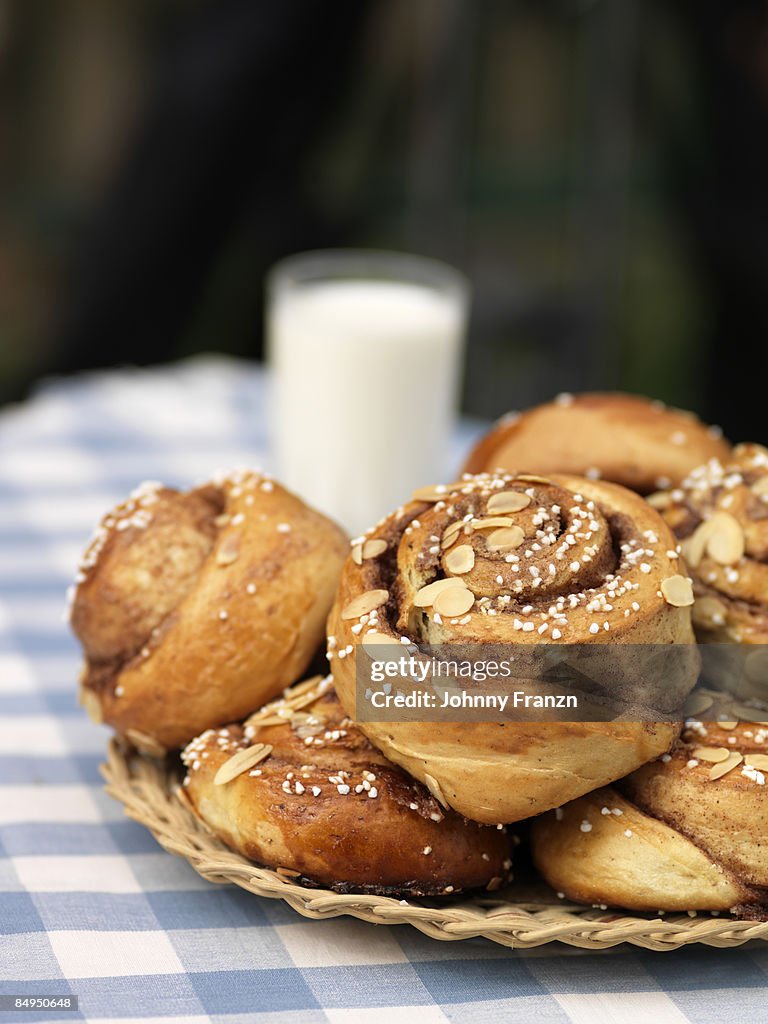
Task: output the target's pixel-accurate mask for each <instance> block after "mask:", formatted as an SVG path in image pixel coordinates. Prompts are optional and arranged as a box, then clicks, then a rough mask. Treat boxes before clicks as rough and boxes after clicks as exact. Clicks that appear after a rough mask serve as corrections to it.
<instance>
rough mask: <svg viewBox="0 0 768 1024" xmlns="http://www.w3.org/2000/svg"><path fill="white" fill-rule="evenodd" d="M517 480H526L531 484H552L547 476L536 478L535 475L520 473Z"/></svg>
mask: <svg viewBox="0 0 768 1024" xmlns="http://www.w3.org/2000/svg"><path fill="white" fill-rule="evenodd" d="M515 480H524V481H525V482H526V483H529V484H551V483H552V481H551V480H549V479H548V478H547V477H545V476H536V475H535V474H534V473H518V474H517V476H516V477H515Z"/></svg>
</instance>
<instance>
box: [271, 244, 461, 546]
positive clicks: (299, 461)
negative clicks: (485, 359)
mask: <svg viewBox="0 0 768 1024" xmlns="http://www.w3.org/2000/svg"><path fill="white" fill-rule="evenodd" d="M267 292H268V296H267V297H268V302H267V308H268V312H267V320H268V322H267V335H268V350H269V360H270V364H271V368H272V376H273V389H274V390H273V403H274V405H273V420H272V427H273V443H274V447H275V451H276V455H277V460H278V473H279V476H280V478H281V480H282V481H283V482H284V483H285V484H286V485H287V486H288V487H290V488H291V489H292V490H294V491H296V492H297V493H298V494H300V495H301V496H302V497H304V498H305V499H306V500H307V501H308V502H309V503H310V504H312V505H314V506H315V507H317V508H319V509H321V510H322V511H323V512H326V513H327V514H328V515H330V516H332V517H333V518H335V519H336V520H337V521H338V522H340V523H341V524H342V525H343V526H345V527H346V528H347V529H348V530H349V531H350V532H351V533H352V534H357V533H359V532H360V531H362V530H364V529H366V528H367V527H368V526H372V525H373V524H374V523H376V522H377V521H378V520H379V519H381V518H382V516H384V515H386V514H388V513H389V512H391V511H392V510H393V509H395V508H397V507H398V506H399V505H400V504H402V503H403V502H405V501H407V499H408V498H409V497H410V495H411V492H412V491H413V490H414V489H415V488H417V487H421V486H424V485H426V484H430V483H435V482H440V481H441V480H442V479H443V477H444V476H445V473H446V471H447V469H448V460H449V457H450V448H451V432H452V429H453V423H454V416H455V413H456V408H457V400H458V390H459V381H460V371H461V365H462V356H463V348H464V339H465V330H466V320H467V311H468V305H469V287H468V283H467V281H466V279H465V278H464V277H463V275H462V274H460V273H459V272H458V271H457V270H454V269H453V268H452V267H449V266H447V265H446V264H443V263H439V262H437V261H435V260H430V259H424V258H422V257H419V256H410V255H405V254H400V253H390V252H379V251H374V250H363V251H355V250H345V249H338V250H327V251H318V252H308V253H302V254H300V255H298V256H292V257H290V258H289V259H287V260H284V261H283V262H281V263H279V264H278V265H277V266H276V267H275V268H274V269H273V270H272V271H271V273H270V275H269V277H268V280H267Z"/></svg>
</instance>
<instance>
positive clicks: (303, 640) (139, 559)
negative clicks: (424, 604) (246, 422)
mask: <svg viewBox="0 0 768 1024" xmlns="http://www.w3.org/2000/svg"><path fill="white" fill-rule="evenodd" d="M347 551H348V545H347V542H346V539H345V536H344V534H343V533H342V531H341V530H340V529H339V528H338V527H337V526H336V525H335V524H334V523H332V522H331V521H330V520H328V519H326V518H325V517H324V516H322V515H320V514H319V513H318V512H315V511H314V510H313V509H310V508H308V506H306V505H305V504H304V503H303V502H302V501H301V499H299V498H297V497H296V496H295V495H293V494H291V493H290V492H289V491H286V490H285V489H284V488H282V487H280V486H279V485H278V484H277V483H275V482H274V481H272V480H271V479H269V478H267V477H265V476H262V475H260V474H258V473H251V472H246V471H242V472H237V473H234V474H232V475H230V476H227V477H224V478H221V479H219V480H217V481H216V482H214V483H212V484H208V485H205V486H203V487H200V488H196V489H195V490H192V491H189V492H187V493H185V494H182V493H179V492H178V491H174V490H171V489H168V488H163V487H160V486H159V485H151V486H147V487H144V488H143V489H140V490H139V491H138V492H136V494H135V495H134V496H132V497H131V499H129V501H127V502H125V503H124V504H122V505H120V506H118V508H116V509H115V510H113V511H112V512H111V513H109V514H108V515H107V516H105V517H104V519H103V521H102V523H101V526H100V528H99V531H98V532H97V535H96V538H95V539H94V541H93V543H92V544H91V546H90V548H89V549H88V551H87V552H86V555H85V558H84V561H83V565H82V568H81V572H80V575H79V579H78V586H77V589H76V592H75V595H74V603H73V609H72V626H73V629H74V631H75V633H76V634H77V636H78V637H79V639H80V640H81V642H82V644H83V648H84V651H85V656H86V669H85V673H84V677H83V690H82V694H83V700H84V703H85V704H86V706H87V707H88V709H89V711H91V712H93V713H94V714H95V715H96V717H100V718H103V720H104V721H106V722H108V723H109V724H110V725H111V726H113V728H114V729H115V730H116V731H117V732H118V733H120V734H122V735H124V736H127V737H128V738H129V739H131V740H133V741H134V742H135V743H136V744H137V745H138V746H139V747H140V748H143V749H145V750H147V751H148V752H153V753H160V752H161V750H162V748H169V749H170V748H174V747H178V746H181V745H182V744H183V743H186V742H187V741H188V740H189V739H190V738H191V737H192V736H194V735H196V734H197V733H199V732H201V731H202V730H203V729H205V728H208V727H210V726H213V725H219V724H221V723H223V722H228V721H232V720H233V719H236V718H241V717H242V716H243V715H245V714H247V713H248V712H249V711H252V710H253V708H254V707H258V706H260V705H261V704H263V703H264V702H265V701H267V700H269V699H271V698H272V697H274V696H275V695H276V694H277V693H279V692H280V691H281V690H282V689H283V688H284V687H285V686H287V685H289V684H290V683H292V682H295V680H296V679H297V678H299V677H300V676H301V674H302V673H303V672H304V670H305V669H306V667H307V665H308V664H309V662H310V660H311V658H312V656H313V655H314V653H315V651H316V650H317V647H318V645H319V644H320V643H321V642H322V637H323V632H324V619H325V616H326V614H327V611H328V608H329V607H330V604H331V602H332V600H333V594H334V591H335V588H336V583H337V580H338V576H339V571H340V567H341V564H342V561H343V559H344V556H345V554H346V552H347Z"/></svg>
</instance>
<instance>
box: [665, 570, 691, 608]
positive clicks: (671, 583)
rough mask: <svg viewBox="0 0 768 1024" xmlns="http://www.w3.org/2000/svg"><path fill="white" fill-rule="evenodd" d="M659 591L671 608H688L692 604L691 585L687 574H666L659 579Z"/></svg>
mask: <svg viewBox="0 0 768 1024" xmlns="http://www.w3.org/2000/svg"><path fill="white" fill-rule="evenodd" d="M661 592H662V594H663V595H664V600H665V601H666V602H667V604H671V605H672V607H673V608H688V607H689V606H690V605H692V604H693V585H692V583H691V581H690V580H689V579H688V577H687V576H668V577H667V578H666V579H665V580H662V581H661Z"/></svg>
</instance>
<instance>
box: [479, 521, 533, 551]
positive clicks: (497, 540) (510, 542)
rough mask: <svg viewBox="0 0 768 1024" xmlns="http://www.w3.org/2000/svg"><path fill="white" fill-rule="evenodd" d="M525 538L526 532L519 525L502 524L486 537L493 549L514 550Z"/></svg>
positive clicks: (487, 542)
mask: <svg viewBox="0 0 768 1024" xmlns="http://www.w3.org/2000/svg"><path fill="white" fill-rule="evenodd" d="M524 540H525V533H524V531H523V530H522V529H521V528H520V527H519V526H502V527H500V528H499V529H498V530H493V531H492V532H491V533H489V534H488V536H487V537H486V538H485V543H486V544H487V545H488V547H489V549H490V550H491V551H512V550H514V549H515V548H519V547H520V545H521V544H522V543H523V541H524Z"/></svg>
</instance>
